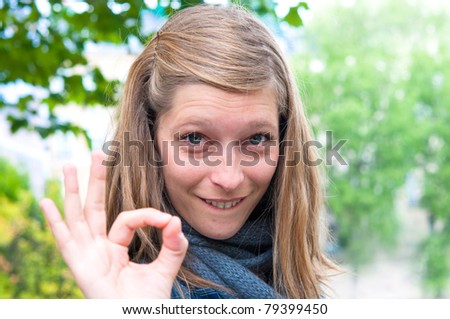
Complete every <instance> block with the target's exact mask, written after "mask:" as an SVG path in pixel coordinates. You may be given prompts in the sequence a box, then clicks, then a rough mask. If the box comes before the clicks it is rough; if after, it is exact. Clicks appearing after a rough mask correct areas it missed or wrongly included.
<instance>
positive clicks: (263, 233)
mask: <svg viewBox="0 0 450 319" xmlns="http://www.w3.org/2000/svg"><path fill="white" fill-rule="evenodd" d="M309 140H311V135H310V129H309V127H308V123H307V120H306V118H305V114H304V110H303V107H302V104H301V101H300V98H299V95H298V89H297V87H296V85H295V81H294V78H293V76H292V74H291V72H290V70H289V68H288V66H287V63H286V60H285V59H284V57H283V55H282V53H281V51H280V48H279V47H278V45H277V44H276V42H275V40H274V38H273V36H272V35H271V34H270V32H269V31H268V30H267V29H266V28H265V27H264V26H263V25H262V24H261V23H260V22H259V21H257V20H256V19H255V18H254V17H253V16H252V15H251V14H250V13H248V12H246V11H245V10H244V9H241V8H238V7H236V6H231V7H221V6H206V5H203V6H197V7H192V8H188V9H185V10H182V11H181V12H179V13H177V14H175V15H174V16H172V17H171V18H170V19H169V20H168V21H167V23H166V24H165V25H164V26H163V27H162V28H161V29H160V31H159V32H158V33H157V34H156V35H155V37H154V38H153V39H152V40H151V41H150V43H149V44H148V45H147V46H146V48H145V49H144V51H143V52H142V53H141V55H140V56H139V57H138V58H137V59H136V61H135V62H134V64H133V65H132V67H131V69H130V72H129V75H128V79H127V81H126V84H125V91H124V96H123V99H122V105H121V109H120V117H119V123H118V128H117V131H116V135H115V138H114V143H113V144H111V145H113V146H114V147H112V148H110V147H108V149H107V151H106V153H107V154H108V155H113V156H109V157H107V158H103V156H102V155H101V154H100V153H94V154H93V164H92V168H91V177H90V181H89V190H88V196H87V199H86V204H85V207H84V208H83V207H82V206H81V204H80V199H79V195H78V185H77V178H76V171H75V168H74V167H73V166H67V167H66V168H65V170H64V173H65V189H66V193H65V212H66V221H65V222H64V221H63V220H62V219H61V217H60V214H59V212H58V211H57V209H56V208H55V206H54V204H53V202H52V201H51V200H48V199H45V200H43V201H42V204H41V205H42V207H43V210H44V212H45V215H46V217H47V219H48V221H49V224H50V226H51V228H52V231H53V233H54V235H55V238H56V240H57V242H58V245H59V248H60V250H61V252H62V254H63V257H64V259H65V260H66V262H67V264H68V265H69V267H70V269H71V270H72V272H73V274H74V276H75V279H76V281H77V283H78V284H79V286H80V288H81V289H82V291H83V293H84V294H85V296H86V297H93V298H103V297H106V298H108V297H111V298H127V297H128V298H133V297H139V298H147V297H148V298H169V297H172V298H279V297H280V298H318V297H320V296H322V295H323V290H322V288H323V284H324V280H325V273H326V271H327V270H329V269H331V268H333V267H334V266H333V264H332V263H331V262H330V261H329V260H328V259H327V258H326V257H324V256H323V254H322V252H321V249H320V247H319V212H320V209H321V203H322V193H321V186H320V180H319V179H320V178H319V174H318V168H317V167H316V166H314V165H307V164H308V163H313V162H314V158H315V156H316V155H315V154H314V153H313V152H312V151H313V149H311V148H305V147H303V146H304V145H305V143H306V142H307V141H309ZM111 145H110V146H111ZM102 160H103V162H102ZM105 166H106V167H107V168H108V169H106V168H105ZM105 198H106V200H105ZM105 215H106V218H105ZM188 245H189V248H188Z"/></svg>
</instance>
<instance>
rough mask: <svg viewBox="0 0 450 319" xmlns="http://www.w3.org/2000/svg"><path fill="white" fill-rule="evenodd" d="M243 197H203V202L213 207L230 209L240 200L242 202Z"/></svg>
mask: <svg viewBox="0 0 450 319" xmlns="http://www.w3.org/2000/svg"><path fill="white" fill-rule="evenodd" d="M243 200H244V198H239V199H234V200H228V201H225V200H212V199H203V201H204V202H205V203H207V204H208V205H210V206H213V207H215V208H219V209H230V208H233V207H235V206H237V205H238V204H239V203H240V202H242V201H243Z"/></svg>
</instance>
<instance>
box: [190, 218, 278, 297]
mask: <svg viewBox="0 0 450 319" xmlns="http://www.w3.org/2000/svg"><path fill="white" fill-rule="evenodd" d="M271 228H272V227H271V222H270V220H269V219H268V218H261V216H260V217H259V218H257V219H253V220H252V219H249V220H248V221H247V222H246V223H245V224H244V226H243V227H242V228H241V229H240V230H239V231H238V233H237V234H235V235H234V236H233V237H231V238H229V239H226V240H213V239H210V238H207V237H205V236H202V235H201V234H199V233H198V232H197V231H195V230H194V229H193V228H192V227H190V226H189V225H188V224H187V223H186V222H183V232H184V234H185V236H186V237H187V239H188V240H189V250H188V255H187V257H186V260H185V262H186V266H187V267H188V268H189V269H191V270H192V271H193V272H194V273H195V274H197V275H198V276H200V277H201V278H203V279H206V280H209V281H211V282H214V283H216V284H218V285H220V286H222V287H225V288H228V289H230V290H231V292H228V291H224V290H221V289H217V290H216V292H217V293H218V294H219V295H220V297H221V298H252V299H264V298H270V299H274V298H277V294H276V292H275V290H274V289H273V287H272V267H273V266H272V253H273V251H272V231H271ZM183 290H184V289H183ZM188 295H189V294H188Z"/></svg>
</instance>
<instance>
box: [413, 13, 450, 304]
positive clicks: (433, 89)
mask: <svg viewBox="0 0 450 319" xmlns="http://www.w3.org/2000/svg"><path fill="white" fill-rule="evenodd" d="M447 21H448V20H447ZM443 29H444V30H445V31H444V30H442V29H441V30H440V31H441V32H442V33H441V35H440V36H441V38H446V37H448V34H450V23H447V24H446V28H443ZM449 65H450V46H449V45H448V42H444V41H442V42H439V46H438V47H437V48H436V49H433V50H429V47H428V50H427V46H425V47H424V48H422V49H421V50H418V51H417V52H416V53H415V54H414V55H413V57H412V62H411V73H412V74H414V75H415V76H414V77H411V88H413V87H414V90H411V94H412V95H414V96H415V97H416V105H415V111H416V113H417V114H418V115H419V116H420V118H421V120H422V121H423V122H424V123H426V124H427V134H426V137H427V140H426V147H425V148H424V150H423V153H422V154H421V156H420V164H421V169H422V172H423V177H424V189H423V197H422V200H421V204H422V206H423V207H424V208H425V209H426V210H427V211H428V214H429V216H428V220H429V231H430V233H429V236H428V238H426V239H425V240H424V242H423V243H422V245H421V247H420V248H421V249H420V255H421V256H422V257H423V260H424V265H423V267H424V286H425V287H426V289H427V290H429V291H430V292H431V293H432V294H433V296H434V297H442V296H443V293H444V291H445V288H446V287H447V286H448V284H449V282H450V196H449V195H448V190H449V187H450V146H449V145H448V141H450V128H449V126H448V123H449V122H450V69H449V68H448V66H449Z"/></svg>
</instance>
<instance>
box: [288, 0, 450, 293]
mask: <svg viewBox="0 0 450 319" xmlns="http://www.w3.org/2000/svg"><path fill="white" fill-rule="evenodd" d="M417 6H418V4H416V6H415V5H414V4H411V3H407V2H405V1H395V2H388V1H381V2H376V3H374V2H369V1H359V2H357V3H355V4H354V5H352V6H348V7H346V6H340V7H338V6H330V7H327V8H325V9H323V10H321V11H320V13H318V12H315V20H314V21H312V23H311V24H309V25H307V27H306V28H305V52H304V53H302V54H300V55H298V56H297V57H296V58H295V60H294V64H295V66H296V71H297V73H298V74H299V77H300V79H301V80H300V81H301V82H302V83H304V86H305V88H304V90H305V91H306V92H307V94H305V99H304V100H305V105H306V107H307V109H308V111H309V113H310V118H311V121H312V122H313V124H314V127H315V128H316V134H317V135H318V136H320V135H321V134H322V133H321V132H324V131H330V130H331V131H332V132H333V136H334V137H335V139H336V140H335V141H334V143H336V142H337V140H338V139H345V140H347V143H346V144H345V145H344V147H343V148H342V149H341V150H340V152H341V155H342V156H343V157H344V158H345V159H346V160H347V162H348V164H349V165H348V166H342V165H338V164H337V163H335V164H334V165H332V166H329V167H328V170H329V180H330V182H329V185H328V187H327V195H328V198H327V205H328V208H329V211H330V212H331V214H332V215H333V216H334V217H335V220H336V223H337V240H338V244H339V245H340V247H341V248H342V249H343V252H342V253H343V255H344V258H345V260H346V261H347V262H348V261H349V262H350V263H351V264H352V265H353V266H354V267H355V268H359V267H360V266H362V265H364V264H365V263H367V262H370V260H371V258H372V257H373V255H374V254H375V252H376V251H377V249H379V248H380V247H385V248H390V247H392V248H393V247H395V243H396V234H397V233H398V227H399V225H398V221H397V217H396V210H395V205H394V203H395V199H396V193H397V191H398V190H399V189H400V188H401V187H402V186H403V185H404V183H405V177H406V175H407V174H408V173H409V172H411V171H412V170H417V169H419V170H421V171H423V172H424V185H423V193H424V195H423V199H422V205H423V206H424V207H425V208H426V209H427V211H428V212H429V213H430V215H431V216H430V220H434V221H435V222H434V227H433V231H432V232H431V233H430V236H429V238H427V239H425V241H424V242H423V243H422V245H421V246H420V247H419V250H420V255H421V257H422V260H423V262H424V266H423V270H424V273H423V278H424V286H425V287H427V289H429V290H430V291H433V294H434V295H436V296H439V295H441V292H442V291H443V289H444V287H445V286H446V285H447V283H448V279H449V274H450V267H449V265H450V263H449V259H448V256H449V249H450V240H449V239H450V238H449V236H448V234H450V200H449V198H450V197H449V196H448V189H449V185H450V184H449V181H450V164H449V163H450V148H449V147H448V145H447V144H448V143H446V141H449V140H450V129H449V127H448V123H449V121H450V104H449V102H448V101H450V69H449V68H448V65H450V50H449V46H448V43H447V41H446V40H447V39H448V34H450V24H449V23H448V21H449V19H448V14H449V11H448V10H437V9H436V8H430V9H429V10H428V8H426V7H420V8H419V7H417ZM441 9H442V8H441ZM380 244H381V245H380Z"/></svg>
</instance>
